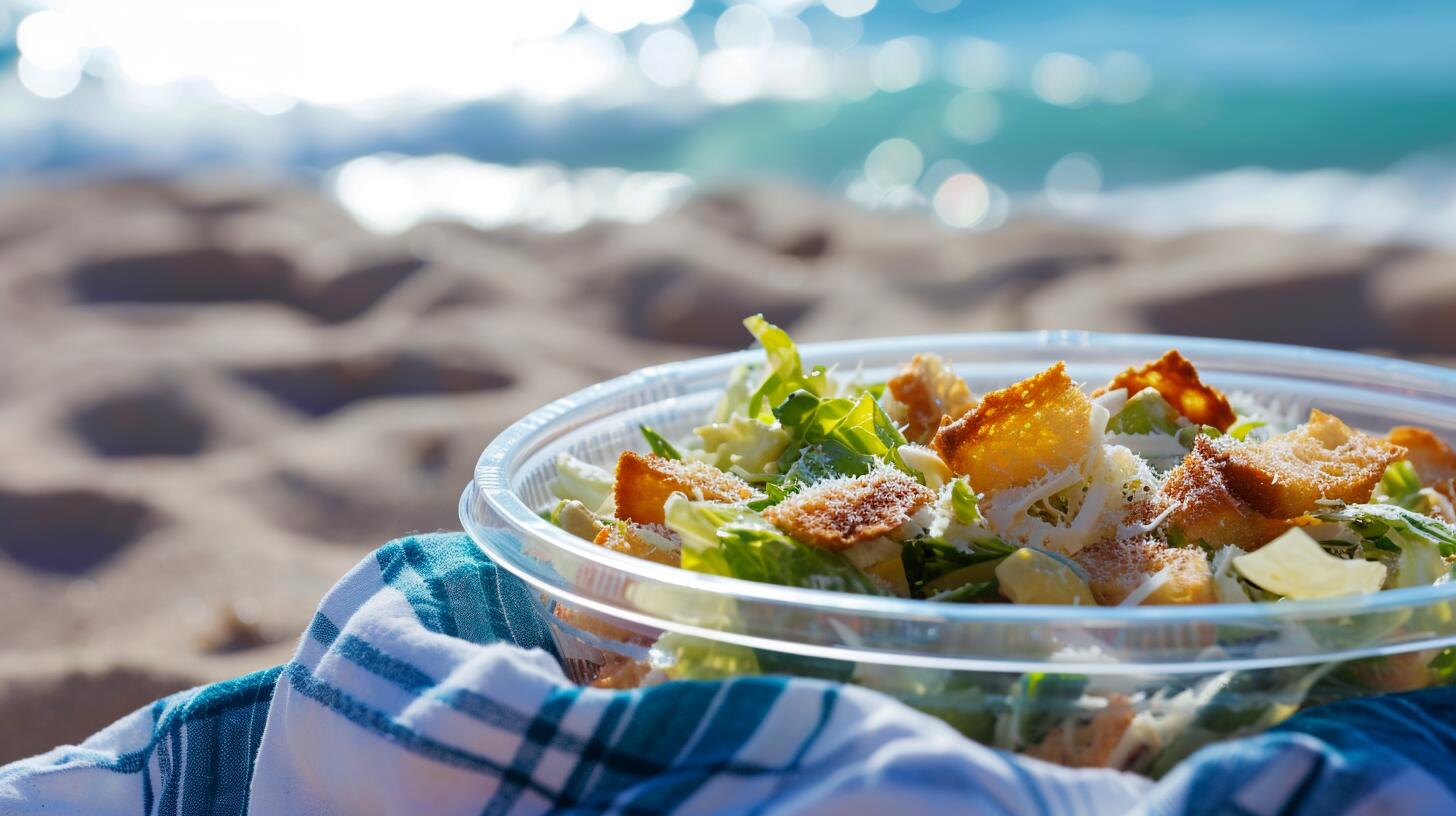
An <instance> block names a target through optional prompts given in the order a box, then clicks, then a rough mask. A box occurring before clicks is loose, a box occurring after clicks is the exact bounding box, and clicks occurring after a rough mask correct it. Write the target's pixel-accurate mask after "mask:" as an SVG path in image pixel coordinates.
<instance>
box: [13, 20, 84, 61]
mask: <svg viewBox="0 0 1456 816" xmlns="http://www.w3.org/2000/svg"><path fill="white" fill-rule="evenodd" d="M15 45H16V47H17V48H19V49H20V53H21V55H22V56H23V57H25V59H27V60H29V61H30V64H31V66H32V70H36V69H39V70H43V71H60V70H62V69H65V68H67V67H69V66H71V65H73V64H76V63H77V62H79V61H80V54H81V32H80V31H79V30H78V29H77V27H76V24H75V23H73V22H72V21H71V18H69V17H67V16H66V15H64V14H62V13H60V12H58V11H37V12H35V13H34V14H30V15H27V16H26V18H25V19H24V20H21V21H20V27H19V28H18V29H16V31H15Z"/></svg>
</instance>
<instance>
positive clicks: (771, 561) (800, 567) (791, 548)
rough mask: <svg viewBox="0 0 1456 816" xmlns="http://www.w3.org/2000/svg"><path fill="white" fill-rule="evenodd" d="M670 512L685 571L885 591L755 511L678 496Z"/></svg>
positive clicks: (843, 561)
mask: <svg viewBox="0 0 1456 816" xmlns="http://www.w3.org/2000/svg"><path fill="white" fill-rule="evenodd" d="M664 515H665V517H666V521H667V526H668V527H670V528H672V530H673V531H675V532H676V533H677V534H678V536H679V537H680V538H681V539H682V566H683V568H684V569H689V570H693V571H694V572H705V573H709V574H712V575H726V576H728V577H731V578H742V579H743V580H746V581H758V582H760V583H765V584H778V585H780V586H793V587H804V588H808V589H825V590H830V591H833V592H852V593H857V594H860V595H883V594H885V593H884V592H883V591H882V590H881V589H880V588H879V586H878V585H877V584H875V583H874V582H873V581H871V580H870V578H869V577H868V576H866V575H865V574H864V573H863V572H860V571H859V569H857V568H856V567H855V566H854V565H853V564H851V563H850V562H849V559H847V558H845V557H844V556H842V555H840V554H839V553H834V552H829V551H827V550H821V549H818V548H815V547H810V546H808V545H805V544H800V543H799V542H797V541H795V540H794V539H792V538H790V537H789V536H787V535H785V534H784V533H782V532H780V531H779V530H778V528H776V527H774V526H773V525H771V524H769V523H768V522H767V521H764V520H763V518H762V517H761V516H759V515H758V514H757V513H755V512H753V511H751V510H746V509H743V508H740V507H735V506H732V505H724V504H715V503H713V502H695V501H692V500H690V499H688V498H686V497H685V496H682V495H681V494H674V495H673V496H672V498H670V499H668V500H667V504H666V505H665V507H664Z"/></svg>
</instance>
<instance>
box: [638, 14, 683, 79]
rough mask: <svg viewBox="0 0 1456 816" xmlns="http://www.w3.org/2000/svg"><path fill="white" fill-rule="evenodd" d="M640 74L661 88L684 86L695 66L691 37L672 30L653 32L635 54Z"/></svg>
mask: <svg viewBox="0 0 1456 816" xmlns="http://www.w3.org/2000/svg"><path fill="white" fill-rule="evenodd" d="M637 65H638V67H639V68H641V69H642V75H643V76H645V77H647V78H648V79H649V80H651V81H652V82H655V83H657V84H658V85H661V86H663V87H664V88H676V87H678V86H680V85H686V84H687V83H689V82H691V81H692V79H693V72H694V71H695V70H697V67H698V47H697V45H696V44H694V43H693V38H692V37H689V36H688V35H686V34H684V33H682V32H681V31H677V30H675V29H671V28H664V29H662V30H660V31H654V32H652V33H651V34H649V35H648V36H647V39H645V40H643V41H642V47H641V48H639V49H638V51H637Z"/></svg>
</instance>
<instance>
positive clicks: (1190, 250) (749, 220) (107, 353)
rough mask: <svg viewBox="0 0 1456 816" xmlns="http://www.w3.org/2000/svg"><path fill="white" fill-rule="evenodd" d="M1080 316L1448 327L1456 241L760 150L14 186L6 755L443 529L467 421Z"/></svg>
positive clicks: (1337, 342)
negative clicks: (401, 194)
mask: <svg viewBox="0 0 1456 816" xmlns="http://www.w3.org/2000/svg"><path fill="white" fill-rule="evenodd" d="M756 311H762V312H764V313H765V314H766V315H767V316H768V317H769V318H770V319H771V320H773V321H775V322H778V323H780V324H782V325H784V326H786V327H787V328H789V329H791V330H792V331H793V333H794V335H795V337H797V338H799V339H803V340H821V339H833V338H844V337H859V336H880V335H898V334H917V333H928V332H940V331H977V330H1010V329H1042V328H1077V329H1094V330H1117V331H1152V332H1167V333H1185V334H1194V335H1214V336H1226V337H1243V338H1253V339H1263V340H1274V341H1282V342H1292V343H1303V344H1309V345H1316V346H1326V347H1333V348H1347V349H1361V350H1377V351H1380V352H1382V353H1393V354H1399V355H1402V356H1405V357H1409V358H1414V359H1427V360H1432V361H1436V362H1448V361H1453V360H1456V319H1453V317H1456V256H1453V255H1450V254H1441V253H1439V252H1436V251H1432V250H1425V249H1419V248H1414V247H1404V246H1366V245H1357V244H1352V243H1342V242H1341V241H1339V240H1337V239H1334V238H1330V237H1327V236H1315V235H1288V234H1275V233H1271V232H1264V231H1258V230H1236V231H1223V232H1209V233H1199V234H1193V235H1186V236H1181V237H1171V238H1156V237H1148V236H1138V235H1128V234H1119V233H1116V232H1112V231H1107V230H1100V229H1092V228H1085V227H1072V226H1058V225H1054V224H1049V223H1031V222H1016V223H1012V224H1010V225H1008V226H1006V227H1004V228H1002V229H999V230H997V231H994V232H988V233H983V234H962V233H954V232H950V231H948V230H946V229H944V228H941V227H938V226H937V225H935V224H934V223H932V222H931V221H929V220H928V219H926V218H925V217H923V216H918V215H915V216H912V215H903V216H894V215H883V214H880V215H876V214H869V213H864V212H860V211H858V210H856V209H854V208H852V207H851V206H849V205H847V204H845V203H842V202H839V201H837V200H832V199H829V198H826V197H823V196H820V195H817V194H813V193H808V192H804V191H802V190H798V189H794V188H791V187H786V186H777V185H772V184H765V185H760V186H755V187H752V188H748V189H744V190H741V191H737V192H725V193H718V194H712V195H705V196H700V197H699V198H697V199H695V200H693V201H691V202H690V203H689V204H687V205H686V206H685V207H684V208H682V209H681V210H679V211H677V212H675V213H672V214H670V215H668V216H665V217H663V218H661V219H659V220H657V221H655V222H652V223H649V224H643V225H617V224H594V225H590V226H587V227H585V228H583V229H581V230H578V231H576V232H573V233H569V234H564V235H561V234H542V233H532V232H528V231H521V230H508V231H498V232H493V233H483V232H479V231H476V230H473V229H470V228H467V227H464V226H461V225H451V224H438V225H425V226H421V227H417V228H415V229H414V230H412V231H410V232H409V233H407V234H404V235H401V236H391V237H381V236H376V235H372V234H370V233H368V232H367V231H365V230H364V229H362V228H360V227H359V226H357V225H356V224H355V223H353V222H352V221H351V220H350V219H349V218H348V216H347V215H346V214H345V213H343V212H342V211H341V210H340V209H338V208H337V207H336V206H335V205H334V204H332V203H331V202H330V201H329V200H328V199H327V198H325V197H324V196H322V195H321V194H319V193H317V192H315V191H313V190H310V189H307V188H302V187H291V186H286V185H278V184H266V183H261V182H254V181H241V180H236V179H221V178H219V179H211V180H197V181H188V182H154V181H142V180H138V181H125V182H121V181H119V182H115V183H110V184H105V185H87V186H67V185H59V184H47V185H40V184H35V185H16V184H12V185H11V186H10V188H9V190H8V192H6V193H4V194H3V195H0V348H3V349H4V353H3V354H0V722H3V723H5V727H4V728H0V762H4V761H7V760H10V759H14V758H17V757H21V756H24V755H28V754H31V753H35V752H38V751H42V750H45V749H47V748H50V747H51V746H53V745H55V744H58V743H62V742H67V741H76V740H80V739H81V738H83V737H85V736H86V735H87V734H89V733H90V732H92V731H94V730H96V729H97V728H99V727H101V726H103V725H105V724H106V723H108V722H110V721H111V720H113V719H115V718H116V717H118V716H120V715H122V714H125V713H126V712H128V711H130V710H132V709H134V708H136V707H138V706H141V705H143V704H145V703H147V702H149V701H150V700H152V699H154V698H156V697H158V696H161V695H164V694H167V693H170V692H172V691H175V690H178V689H182V688H185V687H188V686H191V685H195V684H198V683H203V682H208V681H212V680H217V679H221V678H224V677H229V676H233V675H236V674H240V673H243V672H246V671H250V670H254V669H259V668H264V667H267V666H270V665H275V664H277V663H280V662H282V661H285V660H287V659H288V656H289V654H290V652H291V651H292V649H293V646H294V640H295V638H296V637H297V636H298V633H299V632H301V631H302V629H303V627H304V626H305V624H306V623H307V621H308V619H309V616H310V615H311V614H312V612H313V610H314V607H315V605H316V604H317V602H318V601H319V599H320V598H321V597H322V595H323V593H324V592H325V591H326V590H327V589H328V588H329V586H330V585H332V584H333V583H334V582H335V581H336V580H337V579H338V578H339V576H341V575H342V574H343V573H344V572H345V571H346V570H348V569H349V568H350V567H351V566H353V565H354V564H355V563H356V562H357V561H358V560H359V559H360V558H361V557H362V556H363V555H364V554H366V553H368V552H369V550H370V549H371V548H373V547H375V546H377V545H378V544H380V543H382V542H383V541H385V540H387V539H389V538H392V537H395V536H399V535H402V534H405V533H408V532H411V531H429V530H436V529H456V528H457V527H458V523H457V521H456V517H455V504H456V500H457V498H458V496H459V493H460V490H461V489H462V487H463V486H464V485H465V484H466V482H467V481H468V480H469V478H470V473H471V467H472V465H473V463H474V461H475V458H476V456H477V455H478V454H479V452H480V450H481V448H482V447H484V445H485V444H486V443H487V442H489V441H490V439H491V438H492V437H493V436H494V435H495V434H496V433H497V432H498V431H500V430H501V429H502V428H503V427H504V426H505V425H506V424H508V423H509V422H511V421H512V420H514V419H516V418H517V417H519V416H520V415H522V414H523V413H525V412H526V411H528V410H530V409H532V408H535V407H537V406H538V405H540V404H542V403H544V402H546V401H548V400H550V399H552V398H554V397H558V396H561V395H563V394H565V393H567V392H569V391H572V390H574V389H576V388H579V387H581V386H585V385H588V384H590V383H592V382H596V381H598V380H601V379H603V378H606V377H610V376H613V375H615V374H620V373H622V372H625V371H628V370H630V369H633V368H636V367H639V366H643V365H648V364H653V363H659V362H664V361H669V360H676V359H681V358H685V357H692V356H696V355H700V354H705V353H711V352H715V351H721V350H726V349H734V348H740V347H742V346H744V345H745V341H746V339H747V337H746V334H745V333H744V331H743V329H742V327H741V325H740V320H741V318H742V317H743V316H745V315H746V314H749V313H752V312H756Z"/></svg>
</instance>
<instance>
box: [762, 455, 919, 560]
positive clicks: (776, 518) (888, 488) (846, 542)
mask: <svg viewBox="0 0 1456 816" xmlns="http://www.w3.org/2000/svg"><path fill="white" fill-rule="evenodd" d="M935 498H936V496H935V491H933V490H931V489H930V488H927V487H926V486H924V485H922V484H920V483H919V482H917V481H915V480H914V479H912V478H910V477H909V476H906V475H905V474H903V473H901V472H900V471H898V470H889V469H880V470H875V471H873V472H871V473H868V474H866V475H864V476H858V477H855V478H852V479H834V480H831V481H827V482H820V483H819V484H817V485H814V486H813V487H810V488H806V489H804V490H801V491H799V492H798V493H795V494H793V495H792V496H789V497H788V498H786V499H784V500H783V501H781V502H779V503H778V504H776V505H774V506H773V507H770V508H768V509H767V510H765V511H763V517H764V518H766V519H768V521H769V522H770V523H771V524H773V525H774V526H776V527H778V528H779V529H781V530H783V531H784V532H786V533H788V534H789V535H790V536H792V537H793V538H794V539H795V540H797V541H801V542H803V543H805V544H810V545H812V546H815V547H821V548H823V549H826V550H836V551H837V550H844V549H847V548H849V547H852V546H854V545H855V544H859V543H861V542H865V541H871V540H873V539H876V538H879V537H880V536H882V535H885V534H887V533H890V532H893V531H894V530H895V529H897V528H898V527H900V526H901V525H903V524H904V523H905V522H906V521H908V520H909V518H910V515H911V514H912V513H914V512H915V511H916V510H919V509H920V508H922V507H924V506H926V505H928V504H930V503H931V502H933V501H935Z"/></svg>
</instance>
